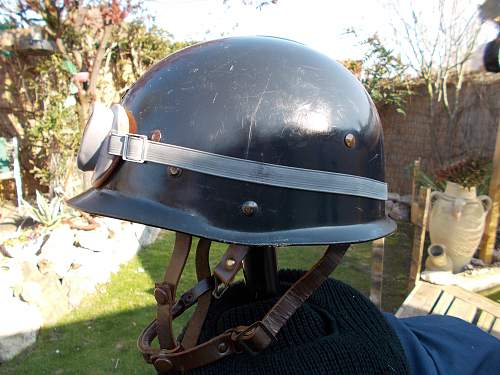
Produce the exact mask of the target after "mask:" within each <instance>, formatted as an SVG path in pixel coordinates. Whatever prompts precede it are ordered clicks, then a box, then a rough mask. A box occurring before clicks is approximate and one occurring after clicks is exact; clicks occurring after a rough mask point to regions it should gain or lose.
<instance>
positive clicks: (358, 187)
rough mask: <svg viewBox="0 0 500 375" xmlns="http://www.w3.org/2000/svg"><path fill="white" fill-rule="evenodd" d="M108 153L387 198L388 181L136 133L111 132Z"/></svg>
mask: <svg viewBox="0 0 500 375" xmlns="http://www.w3.org/2000/svg"><path fill="white" fill-rule="evenodd" d="M108 153H109V154H110V155H116V156H121V157H122V159H123V160H125V161H129V162H135V163H144V162H153V163H159V164H164V165H169V166H174V167H178V168H182V169H187V170H190V171H194V172H199V173H204V174H208V175H212V176H217V177H224V178H229V179H233V180H239V181H245V182H252V183H256V184H262V185H269V186H277V187H283V188H288V189H298V190H306V191H316V192H323V193H335V194H345V195H353V196H358V197H365V198H371V199H377V200H387V184H385V183H384V182H381V181H377V180H373V179H370V178H366V177H360V176H353V175H349V174H343V173H335V172H327V171H318V170H312V169H304V168H296V167H289V166H284V165H276V164H269V163H263V162H258V161H254V160H246V159H239V158H234V157H230V156H224V155H219V154H213V153H210V152H205V151H200V150H194V149H190V148H186V147H181V146H175V145H171V144H167V143H159V142H154V141H150V140H148V139H147V137H146V136H143V135H137V134H125V135H123V134H111V135H110V140H109V147H108Z"/></svg>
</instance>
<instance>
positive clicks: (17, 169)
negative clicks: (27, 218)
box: [12, 137, 23, 210]
mask: <svg viewBox="0 0 500 375" xmlns="http://www.w3.org/2000/svg"><path fill="white" fill-rule="evenodd" d="M12 147H13V150H12V153H13V159H14V163H13V170H14V180H15V182H16V196H17V208H18V209H19V210H20V209H21V206H22V205H23V182H22V179H21V167H20V166H19V143H18V142H17V137H14V138H12Z"/></svg>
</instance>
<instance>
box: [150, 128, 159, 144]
mask: <svg viewBox="0 0 500 375" xmlns="http://www.w3.org/2000/svg"><path fill="white" fill-rule="evenodd" d="M149 138H150V139H151V140H152V141H153V142H160V141H161V131H160V130H158V129H155V130H153V131H152V132H151V134H150V136H149Z"/></svg>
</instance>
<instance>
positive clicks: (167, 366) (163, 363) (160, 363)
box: [154, 357, 174, 372]
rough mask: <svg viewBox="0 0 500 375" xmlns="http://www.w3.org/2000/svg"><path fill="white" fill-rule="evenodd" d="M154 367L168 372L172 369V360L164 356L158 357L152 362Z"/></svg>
mask: <svg viewBox="0 0 500 375" xmlns="http://www.w3.org/2000/svg"><path fill="white" fill-rule="evenodd" d="M154 366H155V368H156V369H157V370H158V371H160V372H168V371H170V370H171V369H172V367H174V366H173V364H172V362H171V361H170V360H169V359H168V358H165V357H160V358H158V359H157V360H156V361H155V363H154Z"/></svg>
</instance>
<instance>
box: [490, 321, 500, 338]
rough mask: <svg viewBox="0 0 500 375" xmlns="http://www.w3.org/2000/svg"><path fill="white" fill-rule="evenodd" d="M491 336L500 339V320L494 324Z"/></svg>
mask: <svg viewBox="0 0 500 375" xmlns="http://www.w3.org/2000/svg"><path fill="white" fill-rule="evenodd" d="M490 334H491V335H493V336H495V337H496V338H497V339H500V318H496V319H495V323H493V327H491V331H490Z"/></svg>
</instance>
